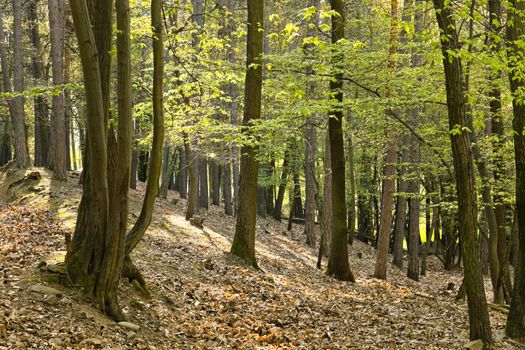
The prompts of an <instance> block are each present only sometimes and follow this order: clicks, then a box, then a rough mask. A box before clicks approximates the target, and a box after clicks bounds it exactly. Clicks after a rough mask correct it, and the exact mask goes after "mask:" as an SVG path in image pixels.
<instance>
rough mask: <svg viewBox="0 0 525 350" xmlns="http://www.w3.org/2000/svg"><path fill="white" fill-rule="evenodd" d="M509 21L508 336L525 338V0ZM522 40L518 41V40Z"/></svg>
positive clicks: (513, 1)
mask: <svg viewBox="0 0 525 350" xmlns="http://www.w3.org/2000/svg"><path fill="white" fill-rule="evenodd" d="M510 4H511V8H509V14H508V16H509V21H510V22H509V23H512V25H508V26H507V39H508V41H509V42H510V45H509V48H508V61H509V66H510V67H509V68H510V71H509V80H510V90H511V92H512V94H513V95H514V99H513V100H512V109H513V114H514V118H513V120H512V130H513V135H514V161H515V163H516V212H517V221H518V237H519V242H520V245H519V248H518V259H517V262H516V268H515V270H514V276H515V277H514V291H513V293H512V295H513V298H512V302H511V304H510V310H509V316H508V319H507V328H506V329H507V336H509V337H510V338H513V339H524V338H525V244H523V242H525V135H524V134H523V130H524V128H525V105H524V104H523V101H522V92H521V91H522V90H523V88H524V87H525V82H524V81H523V76H522V75H523V72H522V70H521V62H523V59H524V58H525V51H524V50H523V46H522V45H521V44H520V43H521V42H522V40H523V36H524V35H525V20H524V19H523V13H524V11H525V3H524V2H522V1H517V0H511V2H510ZM518 41H519V42H518Z"/></svg>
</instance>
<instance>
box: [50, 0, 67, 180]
mask: <svg viewBox="0 0 525 350" xmlns="http://www.w3.org/2000/svg"><path fill="white" fill-rule="evenodd" d="M48 12H49V28H50V36H51V61H52V68H53V85H55V86H59V85H63V84H64V28H65V22H66V21H65V14H64V1H63V0H49V1H48ZM60 90H61V92H60V93H59V94H58V95H53V107H52V113H51V137H50V140H51V142H50V146H49V155H48V166H49V168H50V169H51V170H53V173H54V176H55V178H57V179H58V180H66V179H67V175H66V170H67V155H66V152H67V149H68V146H67V142H66V137H67V132H66V115H65V106H64V92H63V90H62V89H60Z"/></svg>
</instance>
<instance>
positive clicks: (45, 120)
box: [29, 1, 49, 166]
mask: <svg viewBox="0 0 525 350" xmlns="http://www.w3.org/2000/svg"><path fill="white" fill-rule="evenodd" d="M37 4H38V1H31V2H30V3H29V23H30V27H31V44H32V45H33V54H32V55H31V71H32V73H33V80H34V84H42V83H43V80H44V70H43V62H42V55H43V52H42V44H41V40H40V31H39V29H38V15H37ZM33 109H34V112H35V113H34V114H35V159H34V162H35V166H45V165H47V157H48V152H49V116H48V112H47V106H46V102H45V100H44V98H43V97H42V96H35V97H34V99H33Z"/></svg>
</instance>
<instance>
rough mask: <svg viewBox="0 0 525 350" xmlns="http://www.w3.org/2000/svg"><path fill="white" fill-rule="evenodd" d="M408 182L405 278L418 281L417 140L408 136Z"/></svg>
mask: <svg viewBox="0 0 525 350" xmlns="http://www.w3.org/2000/svg"><path fill="white" fill-rule="evenodd" d="M410 138H411V142H410V150H409V152H410V163H411V166H410V170H411V171H410V173H411V174H410V180H408V192H409V194H410V198H409V199H408V270H407V276H408V277H409V278H411V279H413V280H414V281H419V241H420V240H421V238H420V233H419V214H420V208H421V199H420V197H419V162H420V154H419V140H417V139H416V138H415V137H414V136H410Z"/></svg>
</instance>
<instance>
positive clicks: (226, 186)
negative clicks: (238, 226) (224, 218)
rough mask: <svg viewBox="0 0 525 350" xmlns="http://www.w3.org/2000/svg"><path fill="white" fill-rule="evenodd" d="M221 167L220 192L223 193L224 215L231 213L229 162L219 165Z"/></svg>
mask: <svg viewBox="0 0 525 350" xmlns="http://www.w3.org/2000/svg"><path fill="white" fill-rule="evenodd" d="M221 168H222V183H223V185H222V189H223V190H222V193H223V195H224V213H225V214H226V215H233V201H232V173H231V164H230V163H229V162H226V163H225V164H224V165H222V166H221Z"/></svg>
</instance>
